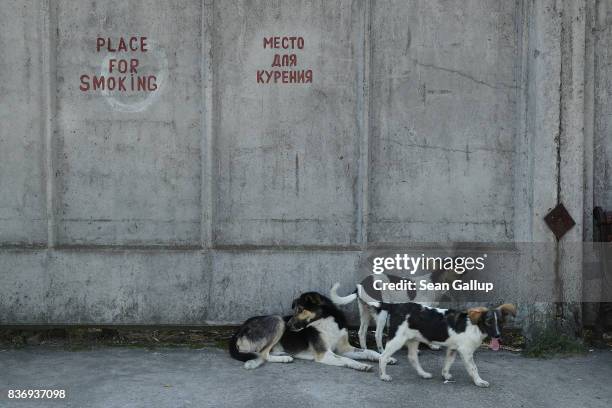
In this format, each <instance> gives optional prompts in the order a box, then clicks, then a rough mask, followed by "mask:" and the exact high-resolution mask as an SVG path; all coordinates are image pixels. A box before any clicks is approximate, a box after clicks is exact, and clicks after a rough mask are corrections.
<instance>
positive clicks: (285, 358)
mask: <svg viewBox="0 0 612 408" xmlns="http://www.w3.org/2000/svg"><path fill="white" fill-rule="evenodd" d="M278 361H279V362H281V363H293V357H291V356H279V360H278Z"/></svg>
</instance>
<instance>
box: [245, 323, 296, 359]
mask: <svg viewBox="0 0 612 408" xmlns="http://www.w3.org/2000/svg"><path fill="white" fill-rule="evenodd" d="M270 329H272V330H273V333H272V336H271V337H270V338H269V340H268V341H267V342H266V345H265V346H264V347H263V348H262V349H261V350H260V351H259V352H258V353H257V355H258V356H257V358H255V359H253V360H249V361H247V362H245V363H244V368H246V369H247V370H254V369H256V368H257V367H259V366H260V365H262V364H263V363H264V362H265V361H270V362H273V363H276V362H283V363H288V362H291V361H293V359H292V358H291V357H289V358H290V359H291V361H289V360H287V359H286V358H285V357H280V356H271V355H270V351H271V350H272V348H273V347H274V346H275V345H276V344H277V343H278V342H279V340H280V339H281V337H282V336H283V333H284V332H285V322H284V320H283V319H282V317H280V316H277V319H276V320H275V321H274V323H273V327H271V328H270ZM281 359H282V360H285V361H280V360H281Z"/></svg>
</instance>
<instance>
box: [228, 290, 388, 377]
mask: <svg viewBox="0 0 612 408" xmlns="http://www.w3.org/2000/svg"><path fill="white" fill-rule="evenodd" d="M291 307H292V308H293V315H292V316H286V317H285V318H282V317H280V316H258V317H252V318H250V319H248V320H247V321H246V322H244V323H243V324H242V326H240V328H239V329H238V331H237V332H236V333H235V334H234V335H233V336H232V338H231V340H230V343H229V351H230V354H231V356H232V357H233V358H235V359H237V360H240V361H244V362H245V364H244V367H245V368H247V369H254V368H257V367H259V366H260V365H261V364H263V363H264V361H269V362H272V363H290V362H292V361H293V358H299V359H304V360H314V361H317V362H319V363H323V364H328V365H333V366H340V367H348V368H352V369H355V370H360V371H369V370H370V369H371V368H372V366H370V365H368V364H364V363H361V362H359V361H355V360H370V361H378V360H379V359H380V354H379V353H377V352H375V351H372V350H364V349H358V348H355V347H353V346H351V344H350V343H349V341H348V332H347V329H346V318H345V316H344V313H342V311H341V310H339V309H338V308H337V307H336V306H335V305H334V304H333V303H332V301H331V300H329V299H328V298H327V297H325V296H323V295H321V294H319V293H317V292H308V293H304V294H302V295H301V296H300V297H299V298H297V299H295V300H294V301H293V304H292V305H291ZM387 362H388V363H390V364H394V363H395V359H392V358H389V359H387Z"/></svg>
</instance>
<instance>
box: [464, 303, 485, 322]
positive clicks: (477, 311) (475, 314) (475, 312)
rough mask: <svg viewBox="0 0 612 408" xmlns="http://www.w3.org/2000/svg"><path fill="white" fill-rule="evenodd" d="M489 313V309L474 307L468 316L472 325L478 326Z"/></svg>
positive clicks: (469, 310)
mask: <svg viewBox="0 0 612 408" xmlns="http://www.w3.org/2000/svg"><path fill="white" fill-rule="evenodd" d="M488 311H489V309H487V308H486V307H473V308H471V309H468V311H467V314H468V317H469V318H470V320H471V322H472V324H478V322H479V321H480V319H481V318H482V316H483V315H484V314H485V313H487V312H488Z"/></svg>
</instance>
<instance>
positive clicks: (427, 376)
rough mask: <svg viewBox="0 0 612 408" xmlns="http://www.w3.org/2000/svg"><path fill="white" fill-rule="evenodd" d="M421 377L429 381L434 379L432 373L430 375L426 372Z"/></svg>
mask: <svg viewBox="0 0 612 408" xmlns="http://www.w3.org/2000/svg"><path fill="white" fill-rule="evenodd" d="M419 375H420V376H421V378H427V379H428V378H431V377H433V375H431V373H428V372H426V371H424V372H422V373H420V374H419Z"/></svg>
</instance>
